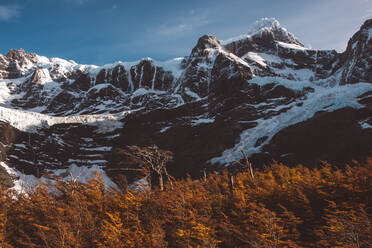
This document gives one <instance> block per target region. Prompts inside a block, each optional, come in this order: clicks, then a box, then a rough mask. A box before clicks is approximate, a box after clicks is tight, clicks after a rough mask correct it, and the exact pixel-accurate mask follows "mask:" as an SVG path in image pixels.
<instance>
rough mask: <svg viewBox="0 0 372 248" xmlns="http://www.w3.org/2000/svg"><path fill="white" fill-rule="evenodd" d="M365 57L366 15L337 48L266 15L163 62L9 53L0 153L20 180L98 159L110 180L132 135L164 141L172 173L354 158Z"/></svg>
mask: <svg viewBox="0 0 372 248" xmlns="http://www.w3.org/2000/svg"><path fill="white" fill-rule="evenodd" d="M371 60H372V20H368V21H366V22H365V23H364V24H363V25H362V27H361V29H360V30H359V31H358V32H357V33H356V34H355V35H354V36H353V37H352V38H351V40H350V41H349V44H348V46H347V49H346V51H345V52H343V53H337V52H336V51H334V50H331V51H318V50H311V49H308V48H305V47H304V46H303V45H302V43H301V42H300V41H298V39H297V38H295V36H294V35H292V34H291V33H289V32H288V31H287V30H286V29H285V28H283V27H281V26H280V24H279V22H278V21H276V20H275V19H268V18H265V19H263V20H261V21H259V22H257V23H256V24H255V25H254V26H253V28H252V29H251V31H250V32H249V34H248V35H243V36H239V37H238V38H233V39H230V40H227V41H224V42H221V41H219V40H217V38H216V37H214V36H211V35H205V36H202V37H201V38H200V39H199V40H198V42H197V44H196V46H195V47H194V48H193V49H192V51H191V53H190V55H189V56H187V57H183V58H178V59H174V60H170V61H166V62H158V61H155V60H152V59H149V58H147V59H142V60H140V61H137V62H117V63H114V64H111V65H105V66H93V65H79V64H77V63H75V62H74V61H66V60H62V59H58V58H51V59H49V58H46V57H42V56H39V55H36V54H32V53H28V52H25V51H23V50H11V51H9V53H8V54H6V55H0V119H1V120H3V121H5V122H3V123H2V125H1V127H0V129H1V132H0V133H2V136H1V137H0V141H1V143H0V149H1V156H0V160H2V161H4V162H5V163H6V164H7V166H8V169H9V171H10V170H13V172H12V173H16V174H18V175H29V176H28V177H33V176H38V177H40V176H42V175H44V174H48V173H54V172H56V171H57V172H58V173H62V174H63V173H67V171H68V170H70V171H71V170H73V171H75V172H76V171H79V170H81V169H82V168H88V169H89V168H96V169H97V168H99V169H101V170H102V171H103V172H104V173H105V171H106V173H107V174H108V175H109V177H108V178H107V180H110V179H109V178H111V179H112V178H114V176H115V175H116V174H117V173H119V171H120V170H119V169H120V166H122V163H121V162H120V161H119V160H120V157H117V156H116V155H115V150H116V149H117V148H122V147H125V146H126V145H131V144H136V145H151V144H157V145H158V146H160V147H162V148H164V149H169V150H172V151H173V152H174V153H175V159H174V162H173V163H172V164H171V165H170V168H169V171H170V172H171V173H172V174H173V175H175V176H177V177H180V176H184V175H185V174H186V173H189V174H191V175H192V176H198V174H199V173H200V170H201V169H205V168H207V169H211V170H215V169H219V167H220V166H225V165H226V164H233V161H234V160H237V159H239V158H241V151H244V152H246V153H247V154H248V155H249V156H250V157H251V159H252V161H254V162H255V163H256V164H257V165H260V164H264V163H269V162H270V161H271V159H276V160H279V161H283V162H287V163H290V164H296V163H305V164H308V165H313V164H314V163H316V162H317V161H319V160H321V159H326V160H330V161H335V162H345V161H346V162H347V161H350V160H351V159H359V158H360V159H363V157H364V156H367V155H368V154H370V151H371V150H372V144H371V142H369V140H372V129H371V127H372V74H371V73H372V68H371V67H372V61H371ZM71 116H72V117H73V118H71ZM74 116H75V117H74ZM84 116H85V117H84ZM310 133H311V134H312V136H310V137H308V135H307V134H310ZM319 144H323V145H321V146H320V145H319ZM325 144H326V145H325ZM301 147H303V148H301ZM309 149H310V150H309ZM341 153H342V154H341ZM12 168H13V169H12ZM63 171H64V172H63ZM87 171H89V170H85V171H84V173H88V172H87ZM81 173H83V172H81ZM88 174H89V173H88ZM31 175H33V176H31Z"/></svg>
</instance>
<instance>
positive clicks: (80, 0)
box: [73, 0, 88, 5]
mask: <svg viewBox="0 0 372 248" xmlns="http://www.w3.org/2000/svg"><path fill="white" fill-rule="evenodd" d="M73 1H74V2H76V3H77V4H79V5H83V4H85V3H86V2H88V0H73Z"/></svg>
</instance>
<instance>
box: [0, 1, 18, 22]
mask: <svg viewBox="0 0 372 248" xmlns="http://www.w3.org/2000/svg"><path fill="white" fill-rule="evenodd" d="M19 14H20V10H19V7H18V6H7V5H0V21H9V20H10V19H12V18H14V17H17V16H18V15H19Z"/></svg>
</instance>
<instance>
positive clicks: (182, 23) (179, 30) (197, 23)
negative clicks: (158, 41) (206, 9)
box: [155, 10, 213, 36]
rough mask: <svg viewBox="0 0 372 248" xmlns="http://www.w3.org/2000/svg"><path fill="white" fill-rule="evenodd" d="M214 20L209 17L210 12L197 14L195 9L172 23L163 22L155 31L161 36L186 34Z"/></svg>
mask: <svg viewBox="0 0 372 248" xmlns="http://www.w3.org/2000/svg"><path fill="white" fill-rule="evenodd" d="M212 22H213V21H212V20H211V19H210V18H209V17H208V13H201V14H195V11H194V10H192V11H190V12H189V13H188V15H187V16H184V17H180V18H177V19H175V20H173V23H172V24H162V25H160V26H158V28H156V29H155V32H156V33H157V34H158V35H160V36H171V35H175V36H180V35H186V34H188V33H191V32H192V31H195V29H198V28H200V27H203V26H205V25H208V24H210V23H212Z"/></svg>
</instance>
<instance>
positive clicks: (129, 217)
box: [0, 159, 372, 248]
mask: <svg viewBox="0 0 372 248" xmlns="http://www.w3.org/2000/svg"><path fill="white" fill-rule="evenodd" d="M252 175H253V174H252V173H251V171H248V170H247V171H246V172H241V173H238V174H237V175H235V176H234V183H233V185H232V184H231V180H230V177H229V174H228V173H222V174H210V175H208V176H207V178H203V179H200V180H191V179H185V180H178V181H173V182H172V185H169V184H166V185H164V190H159V189H150V188H147V189H142V190H136V189H132V190H128V191H120V190H117V189H109V190H107V189H105V186H104V183H103V181H102V179H101V178H100V177H99V175H97V177H96V178H93V179H92V180H91V181H90V182H89V183H86V184H84V183H78V182H75V181H69V182H62V181H59V182H57V183H56V185H55V189H56V190H48V189H47V187H46V186H45V185H40V186H39V187H37V188H36V189H35V190H34V191H33V192H28V193H27V194H16V193H14V192H10V191H6V190H0V248H11V247H17V248H23V247H24V248H26V247H27V248H29V247H35V248H39V247H40V248H41V247H53V248H55V247H56V248H57V247H63V248H68V247H69V248H70V247H71V248H77V247H81V248H83V247H84V248H85V247H98V248H103V247H105V248H120V247H133V248H134V247H138V248H139V247H157V248H163V247H181V248H182V247H185V248H186V247H187V248H189V247H200V248H207V247H208V248H213V247H227V248H229V247H361V248H363V247H366V248H367V247H371V246H372V241H371V240H372V236H371V233H372V227H371V220H372V219H371V218H372V202H371V195H372V194H371V189H372V187H371V186H372V159H370V160H369V161H368V162H367V163H366V164H365V165H359V166H354V167H348V166H347V167H346V168H345V169H342V170H341V169H336V168H334V167H332V166H331V165H329V164H326V163H324V165H323V166H322V167H320V168H318V169H308V168H305V167H303V166H297V167H295V168H290V167H287V166H285V165H282V164H273V165H272V166H271V167H269V168H266V169H265V170H263V171H254V176H252Z"/></svg>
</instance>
